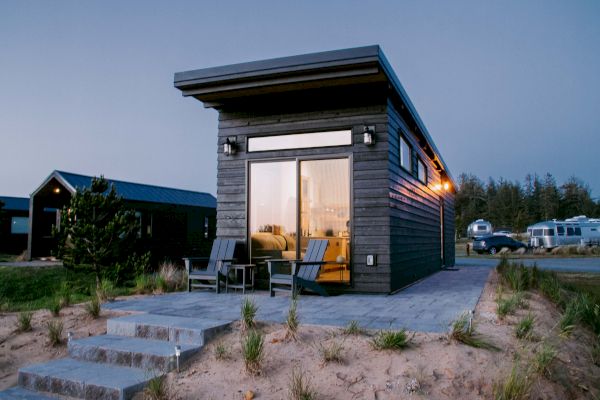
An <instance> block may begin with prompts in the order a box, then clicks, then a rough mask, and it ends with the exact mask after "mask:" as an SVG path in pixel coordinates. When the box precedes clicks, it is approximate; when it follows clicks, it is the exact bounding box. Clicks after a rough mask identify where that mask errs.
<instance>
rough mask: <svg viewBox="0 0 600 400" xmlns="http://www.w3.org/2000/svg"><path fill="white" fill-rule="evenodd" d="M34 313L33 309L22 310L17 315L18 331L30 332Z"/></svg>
mask: <svg viewBox="0 0 600 400" xmlns="http://www.w3.org/2000/svg"><path fill="white" fill-rule="evenodd" d="M32 317H33V313H32V312H31V311H22V312H20V313H19V315H18V316H17V331H18V332H29V331H30V330H31V318H32Z"/></svg>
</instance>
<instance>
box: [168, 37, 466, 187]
mask: <svg viewBox="0 0 600 400" xmlns="http://www.w3.org/2000/svg"><path fill="white" fill-rule="evenodd" d="M382 82H387V83H388V85H389V87H390V89H392V90H391V92H392V94H393V95H394V96H395V97H396V100H397V101H399V102H400V104H401V106H402V108H405V109H406V111H407V115H408V116H409V118H410V119H412V121H407V122H409V124H410V125H411V129H412V130H413V133H414V134H415V135H416V136H417V138H418V139H419V140H420V142H421V145H422V146H423V148H424V149H425V151H426V152H427V154H428V155H429V156H430V157H431V158H432V160H433V162H434V164H435V165H436V168H437V169H438V170H439V171H440V172H441V173H442V174H443V175H445V176H446V178H447V179H448V180H450V181H451V182H452V186H453V187H456V185H455V182H454V179H453V178H452V175H451V174H450V171H449V169H448V166H447V165H446V163H445V162H444V160H443V158H442V156H441V154H440V152H439V150H438V149H437V147H436V145H435V143H434V142H433V139H432V138H431V135H430V134H429V132H428V131H427V128H426V127H425V124H424V123H423V121H422V120H421V118H420V117H419V114H418V113H417V111H416V109H415V107H414V105H413V104H412V102H411V101H410V98H409V97H408V95H407V93H406V91H405V90H404V88H403V87H402V84H401V83H400V80H399V79H398V77H397V76H396V74H395V72H394V70H393V69H392V67H391V65H390V63H389V62H388V60H387V59H386V57H385V55H384V54H383V51H382V50H381V48H380V47H379V46H377V45H375V46H366V47H357V48H352V49H344V50H334V51H327V52H321V53H312V54H304V55H299V56H291V57H283V58H275V59H270V60H261V61H253V62H247V63H241V64H233V65H225V66H220V67H213V68H205V69H198V70H193V71H185V72H177V73H175V82H174V84H175V87H176V88H177V89H179V90H181V92H182V93H183V95H184V96H193V97H195V98H196V99H198V100H200V101H202V102H203V103H204V106H205V107H207V108H216V109H218V108H221V107H223V106H224V105H226V104H227V103H229V102H233V101H235V100H236V99H240V98H244V97H249V96H257V95H263V94H274V93H285V92H293V91H299V90H308V89H313V88H314V89H316V88H325V87H336V86H349V85H358V84H368V83H382Z"/></svg>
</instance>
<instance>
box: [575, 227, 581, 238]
mask: <svg viewBox="0 0 600 400" xmlns="http://www.w3.org/2000/svg"><path fill="white" fill-rule="evenodd" d="M575 236H581V228H575Z"/></svg>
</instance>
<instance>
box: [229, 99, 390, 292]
mask: <svg viewBox="0 0 600 400" xmlns="http://www.w3.org/2000/svg"><path fill="white" fill-rule="evenodd" d="M369 90H370V92H369V93H368V95H365V93H363V92H362V91H361V90H360V89H357V90H356V92H352V91H350V92H348V93H345V94H344V96H338V97H334V98H332V97H331V96H327V97H325V98H324V97H323V96H319V93H318V92H315V93H313V94H314V96H313V97H311V96H308V97H307V96H306V95H303V96H302V101H299V99H298V98H288V99H284V100H281V101H278V102H277V103H273V100H272V99H271V100H267V101H264V102H263V101H262V100H261V99H255V100H254V101H249V102H248V103H245V104H238V105H229V106H227V107H224V108H222V109H221V110H219V140H218V174H217V236H218V237H232V238H237V239H240V240H242V241H244V243H245V241H246V234H247V227H246V223H247V222H246V221H247V215H246V197H247V193H246V190H247V189H246V180H247V172H246V163H247V161H249V160H258V159H261V160H264V159H270V158H273V159H275V158H286V157H290V158H295V157H304V156H309V157H310V156H323V157H325V158H326V157H329V156H334V157H335V156H336V155H345V154H349V155H351V157H352V158H351V159H352V179H353V182H352V186H351V188H352V196H353V197H352V198H353V205H352V210H351V212H352V214H353V219H352V220H353V226H352V227H351V228H352V242H351V251H352V266H351V268H352V271H353V273H352V275H353V285H352V287H351V288H349V289H348V291H357V292H381V293H388V292H389V291H390V290H391V288H390V280H391V275H390V261H391V258H390V253H389V249H390V246H389V245H390V224H389V196H388V182H389V171H388V158H389V149H388V135H387V132H388V124H387V120H388V116H387V111H386V109H387V105H386V98H387V95H386V92H385V89H384V88H379V89H378V90H375V92H373V88H370V89H369ZM326 100H327V101H326ZM286 101H287V102H286ZM364 125H374V126H375V136H376V142H375V145H373V146H366V145H365V144H363V126H364ZM340 129H351V130H352V134H353V145H351V146H340V147H327V148H313V149H294V150H283V151H270V152H253V153H248V152H246V139H247V137H248V136H261V135H275V134H288V133H303V132H314V131H327V130H340ZM232 136H235V137H236V141H237V143H238V146H239V148H238V152H237V154H235V155H233V156H225V155H224V154H223V149H222V147H223V144H224V143H225V141H226V139H227V138H228V137H232ZM368 254H374V255H377V258H378V265H377V266H375V267H367V266H366V257H367V255H368Z"/></svg>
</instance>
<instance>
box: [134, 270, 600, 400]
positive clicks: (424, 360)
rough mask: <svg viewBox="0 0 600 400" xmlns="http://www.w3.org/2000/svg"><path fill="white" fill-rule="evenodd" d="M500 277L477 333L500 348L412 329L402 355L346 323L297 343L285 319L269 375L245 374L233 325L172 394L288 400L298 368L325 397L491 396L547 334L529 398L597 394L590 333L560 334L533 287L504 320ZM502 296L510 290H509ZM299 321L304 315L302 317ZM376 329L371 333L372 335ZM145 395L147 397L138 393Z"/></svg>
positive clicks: (269, 351)
mask: <svg viewBox="0 0 600 400" xmlns="http://www.w3.org/2000/svg"><path fill="white" fill-rule="evenodd" d="M497 285H498V277H497V274H496V273H495V271H494V272H492V274H491V275H490V278H489V280H488V282H487V284H486V287H485V290H484V292H483V294H482V297H481V299H480V301H479V303H478V305H477V308H476V310H475V321H476V323H477V325H476V326H477V331H478V332H480V333H481V334H482V335H483V336H485V337H486V338H487V339H488V340H489V341H491V342H492V343H494V344H495V345H496V346H498V347H499V348H500V349H501V351H499V352H494V351H489V350H483V349H476V348H472V347H469V346H466V345H464V344H462V343H456V342H453V341H450V340H448V338H447V335H444V334H426V333H419V332H416V333H410V335H413V334H414V336H413V338H412V341H411V345H410V346H409V347H408V348H407V349H405V350H402V351H377V350H374V349H372V347H371V345H370V340H371V337H370V336H369V335H361V336H347V335H344V334H343V333H342V330H341V329H336V328H327V327H319V326H307V325H305V326H301V328H300V339H299V341H297V342H294V341H286V340H285V329H284V327H283V326H282V325H277V324H270V325H261V326H260V329H261V330H262V331H263V332H264V333H265V356H264V363H263V367H262V373H261V375H259V376H250V375H248V374H247V373H246V372H245V371H244V364H243V361H242V356H241V348H240V330H239V327H236V326H234V327H233V328H232V329H231V330H230V331H229V332H228V333H227V334H225V335H224V336H222V337H220V338H218V339H216V340H215V341H213V342H212V343H210V344H209V345H208V346H207V347H206V348H205V349H204V350H203V351H202V352H201V354H199V355H197V356H196V357H195V358H194V359H193V360H192V361H191V362H190V363H188V365H187V366H186V367H185V368H184V369H182V371H181V372H180V373H176V372H172V373H170V374H169V375H168V378H167V380H166V386H167V388H168V393H169V394H168V398H173V399H215V400H216V399H241V398H243V397H244V395H245V393H246V392H247V391H252V392H253V394H254V395H255V398H257V399H288V398H290V397H289V392H288V384H289V377H290V374H291V371H292V368H293V367H296V368H298V367H299V368H301V369H302V370H303V371H304V372H305V375H306V377H308V378H309V379H310V382H311V386H312V388H313V389H314V392H315V393H316V396H315V398H318V399H403V398H423V399H482V398H484V399H487V398H493V385H494V383H495V382H498V381H499V380H501V379H503V378H504V377H505V376H506V374H508V373H509V372H510V370H511V368H512V366H513V362H514V359H515V358H519V359H520V360H521V361H520V362H521V365H524V364H525V363H526V362H527V360H529V359H530V358H531V357H532V355H533V354H534V352H535V351H536V350H537V349H538V348H539V346H540V344H541V342H542V340H546V341H547V342H549V343H551V344H552V345H554V346H555V347H556V348H557V349H558V356H557V358H556V359H555V360H554V361H553V363H552V364H551V368H550V371H551V372H550V374H549V377H540V376H538V375H537V374H536V375H534V376H533V375H532V381H533V385H532V389H531V398H532V399H580V398H582V399H584V398H590V399H593V398H595V397H594V396H599V395H600V368H598V367H597V366H594V365H593V363H592V361H591V355H590V353H589V349H590V345H589V343H590V339H591V334H590V333H589V332H587V331H584V330H582V329H579V328H576V329H575V331H574V332H573V333H572V334H571V336H570V337H569V338H561V337H559V336H558V334H557V332H556V325H557V322H558V319H559V316H560V313H559V312H558V311H557V310H556V308H555V307H554V305H552V304H551V303H549V302H548V301H547V300H546V299H544V298H542V297H541V296H539V295H538V294H536V293H533V292H531V293H530V294H529V296H528V297H529V299H528V303H529V306H528V308H527V309H526V310H519V311H517V313H516V314H515V315H513V316H509V317H507V318H506V319H505V320H504V321H501V320H499V319H498V318H497V316H496V313H495V310H496V301H495V299H496V297H497V291H496V288H497ZM504 295H505V296H507V295H509V293H507V292H506V289H505V294H504ZM528 312H532V313H533V314H534V315H535V316H536V320H535V328H534V339H533V340H520V339H517V338H516V337H515V335H514V326H515V324H516V322H517V321H518V320H519V319H520V318H522V317H523V316H524V315H526V314H527V313H528ZM300 317H301V316H300ZM371 334H372V333H371ZM333 341H337V342H338V343H341V344H342V346H343V351H342V354H343V362H342V363H327V364H326V363H324V362H322V360H321V356H320V351H319V344H324V345H327V344H331V343H332V342H333ZM219 344H220V345H224V346H225V348H227V349H228V357H227V358H225V359H220V360H218V359H216V356H215V348H216V347H217V345H219ZM140 398H141V396H140Z"/></svg>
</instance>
